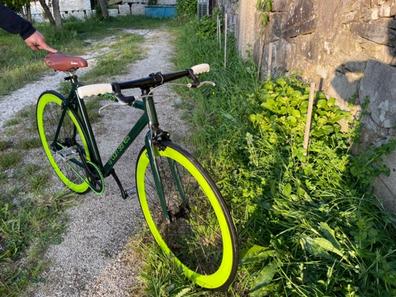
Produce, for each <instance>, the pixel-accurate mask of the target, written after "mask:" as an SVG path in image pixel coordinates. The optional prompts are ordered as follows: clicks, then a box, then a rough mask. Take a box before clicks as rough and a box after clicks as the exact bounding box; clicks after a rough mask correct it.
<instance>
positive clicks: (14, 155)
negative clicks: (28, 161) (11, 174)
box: [0, 151, 22, 170]
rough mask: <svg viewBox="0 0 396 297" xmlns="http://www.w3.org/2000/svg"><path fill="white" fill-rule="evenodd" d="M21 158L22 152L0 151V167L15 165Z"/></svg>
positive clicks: (7, 167) (4, 168)
mask: <svg viewBox="0 0 396 297" xmlns="http://www.w3.org/2000/svg"><path fill="white" fill-rule="evenodd" d="M21 160H22V154H21V153H20V152H18V151H8V152H2V153H1V154H0V169H1V170H6V169H10V168H11V167H15V166H17V165H18V164H19V162H21Z"/></svg>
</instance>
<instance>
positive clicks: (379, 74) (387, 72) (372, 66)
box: [359, 61, 396, 129]
mask: <svg viewBox="0 0 396 297" xmlns="http://www.w3.org/2000/svg"><path fill="white" fill-rule="evenodd" d="M359 94H360V97H361V98H366V97H367V98H369V106H368V110H369V112H370V114H371V118H372V120H373V121H374V122H375V123H376V125H377V126H378V128H379V129H389V128H392V129H396V69H395V68H394V67H391V66H389V65H386V64H383V63H380V62H377V61H369V62H368V63H367V67H366V70H365V72H364V78H363V79H362V81H361V84H360V90H359Z"/></svg>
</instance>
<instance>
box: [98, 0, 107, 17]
mask: <svg viewBox="0 0 396 297" xmlns="http://www.w3.org/2000/svg"><path fill="white" fill-rule="evenodd" d="M98 2H99V5H100V10H101V11H102V16H103V18H105V19H107V18H108V17H109V11H108V10H107V1H106V0H98Z"/></svg>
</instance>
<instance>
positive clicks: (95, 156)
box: [54, 77, 184, 220]
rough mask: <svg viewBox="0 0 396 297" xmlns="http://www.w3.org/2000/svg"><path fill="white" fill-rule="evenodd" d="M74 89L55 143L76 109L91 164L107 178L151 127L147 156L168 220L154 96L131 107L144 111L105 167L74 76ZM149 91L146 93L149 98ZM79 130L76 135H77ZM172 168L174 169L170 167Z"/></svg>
mask: <svg viewBox="0 0 396 297" xmlns="http://www.w3.org/2000/svg"><path fill="white" fill-rule="evenodd" d="M71 80H72V89H71V91H70V93H69V95H68V97H67V98H66V99H65V100H64V103H63V107H64V110H63V112H62V115H61V118H60V120H59V124H58V127H57V131H56V133H55V138H54V143H55V142H56V140H57V137H58V135H59V131H60V129H61V126H62V123H63V119H64V117H65V114H66V110H67V108H69V109H71V110H73V111H74V112H75V113H76V114H77V115H78V120H79V121H80V124H81V127H82V130H83V133H84V134H85V136H86V139H87V145H88V149H89V152H90V156H91V161H92V162H94V163H95V164H96V165H97V166H98V167H99V169H100V171H101V173H102V174H103V176H104V177H108V176H109V175H112V174H113V173H114V165H115V164H116V163H117V161H118V160H119V159H120V158H121V156H122V155H123V154H124V153H125V151H126V150H127V149H128V148H129V146H130V145H131V144H132V143H133V142H134V141H135V139H136V138H137V137H138V135H139V134H140V133H141V132H142V131H143V129H144V127H145V126H147V125H148V127H149V131H148V133H147V134H146V137H145V146H146V149H147V153H148V157H149V160H150V166H151V170H152V173H153V178H154V183H155V187H156V189H157V193H158V196H159V197H158V198H159V200H160V205H161V208H162V211H163V214H164V216H165V217H166V218H167V219H168V220H169V219H170V215H169V213H168V209H167V205H166V201H165V195H164V190H163V184H162V181H161V176H160V173H159V169H158V165H157V162H156V156H157V155H158V153H156V151H157V149H158V148H156V147H155V146H154V144H153V142H152V139H153V136H152V135H153V133H155V129H157V128H158V126H159V123H158V117H157V113H156V110H155V105H154V100H153V97H152V96H145V97H144V98H143V100H135V101H134V102H133V104H132V105H131V106H132V107H134V108H136V109H140V110H142V111H143V112H144V113H143V114H142V115H141V116H140V118H139V119H138V120H137V122H136V123H135V125H134V126H133V127H132V128H131V130H130V131H129V133H128V134H127V135H126V136H125V137H124V139H123V140H122V142H121V143H120V144H119V145H118V147H117V148H116V149H115V151H114V152H113V154H112V155H111V157H110V158H109V160H108V161H107V162H106V164H104V165H103V162H102V159H101V156H100V153H99V150H98V146H97V143H96V139H95V135H94V133H93V130H92V126H91V124H90V121H89V117H88V112H87V109H86V106H85V103H84V100H83V99H81V98H79V97H78V95H77V88H78V86H79V84H78V81H77V78H76V77H72V78H71ZM147 94H148V92H146V93H145V95H147ZM75 133H76V131H75V132H74V134H75ZM171 168H172V167H171ZM175 174H176V171H175V168H172V175H175ZM174 178H175V179H176V181H177V182H178V183H177V184H178V185H179V183H180V179H179V177H174ZM178 188H179V190H181V187H180V186H178ZM180 195H181V196H182V197H184V193H180Z"/></svg>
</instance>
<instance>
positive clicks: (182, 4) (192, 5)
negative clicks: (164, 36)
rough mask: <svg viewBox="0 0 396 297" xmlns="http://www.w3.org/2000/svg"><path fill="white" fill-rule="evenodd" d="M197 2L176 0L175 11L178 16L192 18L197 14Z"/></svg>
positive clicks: (193, 0)
mask: <svg viewBox="0 0 396 297" xmlns="http://www.w3.org/2000/svg"><path fill="white" fill-rule="evenodd" d="M197 5H198V4H197V0H178V1H177V3H176V11H177V15H178V16H194V15H196V14H197Z"/></svg>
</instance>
